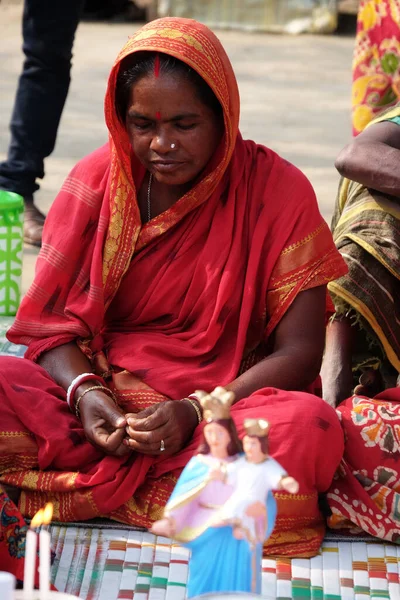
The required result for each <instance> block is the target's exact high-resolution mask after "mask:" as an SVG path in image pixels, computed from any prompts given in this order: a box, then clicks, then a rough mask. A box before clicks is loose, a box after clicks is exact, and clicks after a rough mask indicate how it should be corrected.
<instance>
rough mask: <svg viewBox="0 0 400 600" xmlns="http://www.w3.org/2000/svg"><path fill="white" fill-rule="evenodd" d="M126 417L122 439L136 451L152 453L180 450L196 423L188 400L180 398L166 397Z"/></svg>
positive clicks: (195, 417) (158, 453) (170, 452)
mask: <svg viewBox="0 0 400 600" xmlns="http://www.w3.org/2000/svg"><path fill="white" fill-rule="evenodd" d="M126 420H127V424H128V425H127V428H126V432H127V434H128V436H129V438H127V439H125V441H124V443H125V444H126V445H127V446H129V447H130V448H131V449H132V450H135V451H136V452H141V453H142V454H150V455H153V456H158V455H160V454H175V453H176V452H179V450H181V449H182V448H183V447H184V446H185V445H186V444H187V442H188V441H189V440H190V438H191V437H192V435H193V432H194V430H195V429H196V426H197V423H198V420H197V415H196V411H195V410H194V408H193V406H191V404H190V402H185V401H179V400H167V401H166V402H161V403H160V404H155V405H154V406H151V407H149V408H146V409H145V410H142V411H141V412H140V413H137V414H127V415H126ZM162 442H163V443H162ZM162 448H164V450H163V449H162Z"/></svg>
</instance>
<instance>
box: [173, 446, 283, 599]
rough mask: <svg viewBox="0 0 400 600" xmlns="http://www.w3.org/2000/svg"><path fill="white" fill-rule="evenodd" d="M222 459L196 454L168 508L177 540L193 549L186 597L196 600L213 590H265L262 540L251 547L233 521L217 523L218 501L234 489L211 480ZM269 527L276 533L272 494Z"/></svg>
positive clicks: (184, 471)
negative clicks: (240, 537)
mask: <svg viewBox="0 0 400 600" xmlns="http://www.w3.org/2000/svg"><path fill="white" fill-rule="evenodd" d="M218 463H221V461H219V460H216V459H210V458H209V457H208V456H202V455H197V456H194V457H193V458H192V459H191V460H190V461H189V463H188V464H187V466H186V467H185V469H184V470H183V472H182V474H181V476H180V478H179V480H178V482H177V484H176V486H175V489H174V491H173V493H172V495H171V497H170V499H169V501H168V503H167V506H166V507H165V514H166V515H167V516H170V517H172V518H173V519H174V520H175V527H176V534H175V536H174V539H176V540H177V541H178V542H180V543H181V544H182V545H183V546H185V547H186V548H189V549H190V551H191V559H190V562H189V579H188V588H187V595H188V598H193V597H194V596H198V595H200V594H205V593H209V592H239V591H240V592H253V593H259V594H260V593H261V560H262V546H263V544H262V543H258V544H257V545H255V546H251V545H250V543H249V542H248V541H247V540H246V539H244V540H237V539H236V538H235V537H234V536H233V527H232V525H225V526H222V527H214V526H212V523H213V522H215V517H216V515H217V512H218V509H219V505H222V504H223V503H224V502H225V501H226V500H227V499H228V498H229V497H230V495H231V494H232V492H233V488H232V487H231V486H229V485H226V484H224V483H223V482H221V481H215V480H212V479H210V478H209V472H210V470H211V468H212V467H213V465H214V466H216V465H217V464H218ZM266 507H267V515H268V526H267V531H266V534H265V539H267V538H268V537H269V535H270V534H271V533H272V529H273V527H274V523H275V517H276V502H275V499H274V497H273V494H272V492H269V493H268V496H267V501H266Z"/></svg>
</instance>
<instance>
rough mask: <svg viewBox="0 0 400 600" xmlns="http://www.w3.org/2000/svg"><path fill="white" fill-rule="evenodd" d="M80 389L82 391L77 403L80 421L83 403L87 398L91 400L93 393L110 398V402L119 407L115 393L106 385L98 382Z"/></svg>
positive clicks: (76, 408) (76, 411) (76, 409)
mask: <svg viewBox="0 0 400 600" xmlns="http://www.w3.org/2000/svg"><path fill="white" fill-rule="evenodd" d="M79 389H81V390H82V391H81V392H80V393H79V395H78V396H77V398H76V402H75V414H76V416H77V417H78V419H80V408H81V406H82V402H83V401H84V399H85V398H89V397H90V395H91V394H93V393H94V394H99V393H100V394H104V395H105V396H107V397H108V398H110V400H111V401H112V402H113V403H114V404H115V405H116V406H118V400H117V397H116V395H115V393H114V392H113V390H112V389H110V388H109V387H107V386H106V385H102V384H100V383H98V382H96V383H95V384H90V383H85V384H83V385H82V386H81V387H80V388H79Z"/></svg>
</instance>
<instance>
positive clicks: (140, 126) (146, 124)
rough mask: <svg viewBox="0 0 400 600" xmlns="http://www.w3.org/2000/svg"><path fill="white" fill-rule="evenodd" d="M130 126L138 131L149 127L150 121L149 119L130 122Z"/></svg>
mask: <svg viewBox="0 0 400 600" xmlns="http://www.w3.org/2000/svg"><path fill="white" fill-rule="evenodd" d="M132 126H133V127H134V128H135V129H139V130H140V131H146V130H147V129H150V127H151V123H150V121H140V123H132Z"/></svg>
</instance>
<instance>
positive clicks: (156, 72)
mask: <svg viewBox="0 0 400 600" xmlns="http://www.w3.org/2000/svg"><path fill="white" fill-rule="evenodd" d="M159 75H160V56H159V54H156V59H155V61H154V76H155V77H158V76H159Z"/></svg>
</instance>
